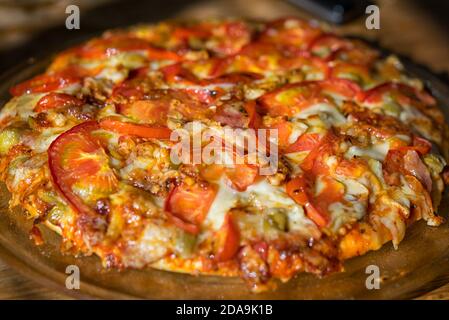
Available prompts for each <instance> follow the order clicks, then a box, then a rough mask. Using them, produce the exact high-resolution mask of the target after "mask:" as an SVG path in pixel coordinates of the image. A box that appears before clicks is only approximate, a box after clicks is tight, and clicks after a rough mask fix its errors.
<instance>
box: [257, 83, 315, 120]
mask: <svg viewBox="0 0 449 320" xmlns="http://www.w3.org/2000/svg"><path fill="white" fill-rule="evenodd" d="M319 92H320V87H319V85H318V83H317V82H316V83H315V82H303V83H300V84H288V85H285V86H283V87H282V88H279V89H277V90H274V91H272V92H269V93H266V94H264V95H263V96H262V97H260V98H259V99H258V101H259V102H260V105H261V109H262V111H264V112H266V113H267V114H269V115H271V116H286V115H287V116H293V115H294V114H295V113H297V112H299V111H301V110H303V109H305V108H307V107H308V106H310V105H311V104H313V103H316V102H317V101H318V100H319ZM323 99H324V98H323Z"/></svg>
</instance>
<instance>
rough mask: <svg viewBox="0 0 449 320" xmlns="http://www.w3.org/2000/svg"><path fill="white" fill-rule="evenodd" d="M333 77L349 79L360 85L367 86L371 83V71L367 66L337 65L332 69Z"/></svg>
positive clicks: (344, 63)
mask: <svg viewBox="0 0 449 320" xmlns="http://www.w3.org/2000/svg"><path fill="white" fill-rule="evenodd" d="M331 77H332V78H338V79H348V80H351V81H355V82H357V83H359V84H365V83H369V82H370V81H371V76H370V73H369V69H368V68H367V67H366V66H364V65H360V64H352V63H346V62H339V63H336V64H335V65H334V67H332V69H331Z"/></svg>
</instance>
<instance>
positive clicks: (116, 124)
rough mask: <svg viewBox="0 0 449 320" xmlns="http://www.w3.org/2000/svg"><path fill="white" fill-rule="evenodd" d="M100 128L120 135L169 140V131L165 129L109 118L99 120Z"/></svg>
mask: <svg viewBox="0 0 449 320" xmlns="http://www.w3.org/2000/svg"><path fill="white" fill-rule="evenodd" d="M100 127H101V128H102V129H104V130H110V131H113V132H116V133H120V134H122V135H130V136H138V137H141V138H149V139H170V135H171V130H170V129H168V128H167V127H153V126H148V125H143V124H135V123H130V122H123V121H120V120H115V119H113V118H111V117H108V118H104V119H102V120H100Z"/></svg>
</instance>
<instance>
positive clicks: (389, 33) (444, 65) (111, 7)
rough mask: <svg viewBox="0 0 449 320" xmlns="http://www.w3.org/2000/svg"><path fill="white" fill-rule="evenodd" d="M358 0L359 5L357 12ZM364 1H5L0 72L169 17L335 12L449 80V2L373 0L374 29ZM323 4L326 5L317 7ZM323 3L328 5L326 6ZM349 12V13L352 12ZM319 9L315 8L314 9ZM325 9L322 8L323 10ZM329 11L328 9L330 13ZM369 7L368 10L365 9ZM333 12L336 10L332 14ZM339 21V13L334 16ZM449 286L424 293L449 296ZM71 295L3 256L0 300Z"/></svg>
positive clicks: (354, 28) (0, 15)
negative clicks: (74, 21) (76, 24)
mask: <svg viewBox="0 0 449 320" xmlns="http://www.w3.org/2000/svg"><path fill="white" fill-rule="evenodd" d="M351 2H354V3H356V4H357V3H358V4H359V8H355V9H354V11H353V10H352V8H353V7H352V6H351ZM366 2H367V1H363V0H354V1H352V0H316V1H314V0H289V1H287V0H208V1H206V0H0V74H1V73H3V72H4V71H5V70H6V69H8V68H10V67H12V66H14V65H17V64H20V63H23V62H24V61H32V60H33V59H36V58H37V59H38V58H39V57H42V56H45V55H48V54H49V53H53V52H56V51H59V50H61V49H63V48H65V47H68V46H70V45H74V44H76V43H77V42H80V41H82V40H85V39H87V38H89V37H92V36H94V35H98V34H100V33H101V32H102V31H104V30H106V29H108V28H117V27H124V26H127V25H130V24H134V23H140V22H156V21H158V20H161V19H167V18H186V19H189V18H195V19H202V18H210V17H224V16H234V17H244V18H251V19H274V18H278V17H281V16H299V17H303V18H308V19H322V18H323V17H324V16H326V13H327V14H328V13H329V11H326V10H324V11H323V9H322V7H320V6H317V5H319V4H325V7H326V8H328V9H329V10H331V12H333V13H332V14H331V17H333V18H334V20H335V21H336V20H338V19H336V18H338V17H339V16H340V15H342V16H343V17H344V18H347V21H346V20H345V21H344V23H342V24H339V25H335V28H336V30H337V31H338V32H341V33H343V34H348V35H355V36H361V37H363V38H366V39H369V40H373V41H377V42H378V43H379V44H380V45H381V46H383V47H385V48H387V49H389V50H391V51H394V52H397V53H400V54H402V55H405V56H407V57H409V58H411V59H412V60H414V61H416V62H418V63H420V64H423V65H426V66H428V67H429V68H431V69H432V70H433V71H434V72H436V73H438V74H439V75H440V76H441V77H442V78H444V79H446V80H447V81H449V78H448V76H447V74H448V73H449V36H448V35H449V19H448V18H447V16H448V13H449V1H441V0H426V1H423V0H373V1H370V2H373V3H375V4H376V5H378V6H379V8H380V29H379V30H367V28H366V27H365V19H366V17H367V15H366V14H364V8H363V6H362V8H361V9H362V11H360V3H362V4H365V6H366ZM71 4H75V5H77V6H79V8H80V11H81V14H80V16H81V19H80V29H79V30H68V29H66V27H65V20H66V17H67V14H66V12H65V11H66V7H67V6H68V5H71ZM317 8H318V9H317ZM320 8H321V9H320ZM345 10H346V11H347V12H346V13H347V15H346V14H344V13H345ZM313 12H314V13H313ZM320 13H321V14H320ZM323 13H324V15H323ZM357 13H359V14H360V13H361V15H357ZM327 16H329V15H327ZM331 20H332V19H331ZM447 292H449V285H448V286H445V287H443V288H441V289H438V290H436V291H434V292H432V293H429V294H426V295H425V296H423V297H422V298H424V299H434V298H447V297H448V293H447ZM11 298H12V299H14V298H25V299H29V298H40V299H45V298H67V297H65V296H63V295H62V294H60V293H58V292H55V291H53V290H52V289H48V288H43V287H41V286H40V285H38V284H36V283H34V282H33V281H31V280H28V279H26V278H25V277H23V276H21V275H19V274H17V273H16V272H15V271H13V270H12V269H10V268H9V267H8V266H7V265H6V264H4V263H3V262H2V261H0V299H11Z"/></svg>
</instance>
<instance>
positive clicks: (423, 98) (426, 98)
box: [362, 82, 436, 105]
mask: <svg viewBox="0 0 449 320" xmlns="http://www.w3.org/2000/svg"><path fill="white" fill-rule="evenodd" d="M387 98H389V99H393V100H395V101H396V102H398V103H400V104H404V105H410V104H412V103H413V101H414V100H419V101H420V102H421V103H423V104H425V105H435V104H436V101H435V99H434V98H433V97H432V96H431V95H430V94H428V93H427V92H425V91H420V90H418V89H416V88H413V87H411V86H408V85H406V84H402V83H392V82H389V83H384V84H381V85H379V86H377V87H374V88H372V89H370V90H368V91H366V92H365V93H364V97H363V99H362V100H363V102H366V103H381V102H383V101H385V99H387Z"/></svg>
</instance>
